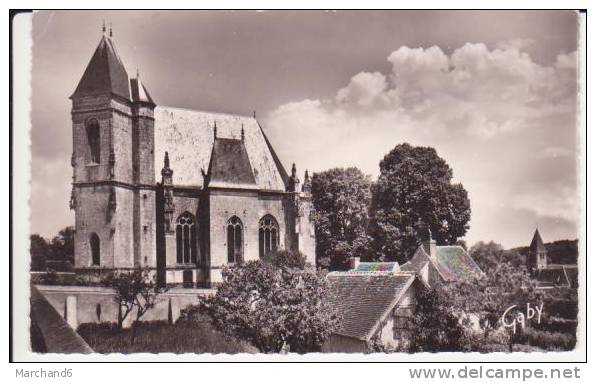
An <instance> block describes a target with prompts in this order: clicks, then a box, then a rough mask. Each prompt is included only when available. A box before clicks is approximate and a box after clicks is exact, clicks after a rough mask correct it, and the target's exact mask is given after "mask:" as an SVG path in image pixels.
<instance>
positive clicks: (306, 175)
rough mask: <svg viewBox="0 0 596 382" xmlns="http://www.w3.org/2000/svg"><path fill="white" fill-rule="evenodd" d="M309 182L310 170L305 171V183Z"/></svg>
mask: <svg viewBox="0 0 596 382" xmlns="http://www.w3.org/2000/svg"><path fill="white" fill-rule="evenodd" d="M307 181H308V170H305V171H304V183H306V182H307Z"/></svg>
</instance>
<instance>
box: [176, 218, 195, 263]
mask: <svg viewBox="0 0 596 382" xmlns="http://www.w3.org/2000/svg"><path fill="white" fill-rule="evenodd" d="M176 261H177V262H178V264H195V263H196V262H197V230H196V226H195V217H194V216H193V215H192V214H191V213H190V212H183V213H182V214H181V215H180V217H178V221H177V222H176Z"/></svg>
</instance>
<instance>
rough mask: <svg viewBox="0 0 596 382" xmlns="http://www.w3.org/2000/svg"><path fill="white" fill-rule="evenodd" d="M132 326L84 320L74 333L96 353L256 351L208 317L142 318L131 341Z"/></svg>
mask: <svg viewBox="0 0 596 382" xmlns="http://www.w3.org/2000/svg"><path fill="white" fill-rule="evenodd" d="M131 331H132V329H130V328H128V329H123V330H122V329H118V325H117V324H116V323H100V324H96V323H84V324H81V325H79V328H78V330H77V332H78V333H79V335H81V337H83V339H84V340H85V341H86V342H87V343H88V344H89V346H91V348H93V350H94V351H96V352H98V353H139V352H142V353H165V352H167V353H178V354H179V353H230V354H233V353H256V349H255V348H253V347H252V346H250V345H248V344H247V343H246V342H243V341H241V340H239V339H237V338H229V337H226V336H224V335H222V333H221V332H218V331H216V330H215V329H214V328H213V326H212V325H211V324H210V323H209V320H208V319H201V320H200V321H197V322H195V323H194V324H192V325H190V324H188V323H183V322H176V324H174V325H170V324H168V323H166V322H165V321H151V322H144V321H141V322H139V323H138V325H137V331H138V334H137V340H136V341H135V342H134V343H132V344H131V342H130V336H131Z"/></svg>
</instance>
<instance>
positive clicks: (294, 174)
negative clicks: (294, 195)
mask: <svg viewBox="0 0 596 382" xmlns="http://www.w3.org/2000/svg"><path fill="white" fill-rule="evenodd" d="M292 177H294V178H295V177H296V163H292Z"/></svg>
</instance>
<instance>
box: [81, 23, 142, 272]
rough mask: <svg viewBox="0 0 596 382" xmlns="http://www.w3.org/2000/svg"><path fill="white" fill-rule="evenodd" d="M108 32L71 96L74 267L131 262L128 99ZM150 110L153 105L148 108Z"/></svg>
mask: <svg viewBox="0 0 596 382" xmlns="http://www.w3.org/2000/svg"><path fill="white" fill-rule="evenodd" d="M130 93H131V92H130V84H129V78H128V74H127V73H126V69H125V68H124V65H123V63H122V61H121V59H120V57H119V56H118V53H117V52H116V49H115V47H114V43H113V41H112V31H111V28H110V32H109V35H106V31H105V25H104V27H103V35H102V37H101V39H100V41H99V44H98V46H97V48H96V49H95V53H94V54H93V56H92V57H91V60H90V62H89V64H88V65H87V68H86V69H85V72H84V73H83V76H82V78H81V80H80V81H79V84H78V85H77V87H76V90H75V91H74V93H73V94H72V95H71V96H70V99H71V100H72V110H71V116H72V133H73V152H72V157H71V165H72V167H73V179H72V180H73V182H72V186H73V189H72V194H71V203H70V206H71V208H72V209H74V211H75V228H76V233H75V268H77V269H94V268H103V267H106V268H127V267H132V266H134V264H135V261H134V260H135V259H134V243H133V238H134V235H133V228H134V227H133V218H132V217H133V211H132V209H133V198H134V190H135V178H134V169H133V163H132V162H133V161H132V160H131V158H132V147H133V112H134V110H133V102H132V99H131V94H130ZM151 110H152V109H151Z"/></svg>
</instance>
